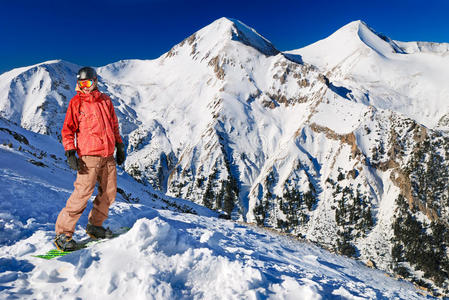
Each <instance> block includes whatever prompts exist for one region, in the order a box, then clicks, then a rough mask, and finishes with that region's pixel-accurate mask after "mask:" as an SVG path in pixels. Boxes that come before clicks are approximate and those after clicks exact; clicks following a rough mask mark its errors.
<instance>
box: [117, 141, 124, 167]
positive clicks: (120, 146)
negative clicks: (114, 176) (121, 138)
mask: <svg viewBox="0 0 449 300" xmlns="http://www.w3.org/2000/svg"><path fill="white" fill-rule="evenodd" d="M115 147H117V155H116V159H115V160H116V161H117V164H118V165H121V164H123V163H124V162H125V145H124V144H123V143H117V144H115Z"/></svg>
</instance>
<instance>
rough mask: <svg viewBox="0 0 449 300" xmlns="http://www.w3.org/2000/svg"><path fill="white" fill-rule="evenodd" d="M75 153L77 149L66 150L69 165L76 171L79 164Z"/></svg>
mask: <svg viewBox="0 0 449 300" xmlns="http://www.w3.org/2000/svg"><path fill="white" fill-rule="evenodd" d="M75 153H76V150H68V151H66V152H65V156H67V163H68V164H69V167H70V168H72V169H73V170H75V171H78V167H79V164H78V159H77V158H76V156H75Z"/></svg>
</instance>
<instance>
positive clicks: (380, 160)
mask: <svg viewBox="0 0 449 300" xmlns="http://www.w3.org/2000/svg"><path fill="white" fill-rule="evenodd" d="M447 50H448V46H447V45H446V44H432V43H425V42H413V43H404V42H398V41H393V40H391V39H389V38H388V37H385V36H382V35H380V34H378V33H376V32H375V31H374V30H372V29H371V28H369V27H368V26H367V25H366V24H364V23H363V22H360V21H358V22H353V23H350V24H348V25H347V26H345V27H343V28H341V29H340V30H338V31H337V32H336V33H335V34H333V35H332V36H330V37H329V38H327V39H324V40H322V41H319V42H317V43H315V44H313V45H310V46H308V47H306V48H303V49H299V50H294V51H289V52H286V53H282V52H279V51H278V50H277V49H276V47H275V46H274V45H273V44H272V43H271V42H269V41H268V40H267V39H266V38H264V37H262V36H261V35H259V34H258V33H257V32H256V31H255V30H253V29H251V28H249V27H248V26H246V25H244V24H243V23H242V22H240V21H237V20H234V19H227V18H222V19H219V20H217V21H215V22H213V23H212V24H210V25H208V26H206V27H205V28H203V29H201V30H199V31H198V32H196V33H194V34H192V35H191V36H190V37H188V38H186V39H185V40H184V41H182V42H181V43H179V44H177V45H175V46H174V47H173V48H172V49H171V50H170V51H169V52H168V53H166V54H164V55H162V56H161V57H159V58H158V59H156V60H150V61H147V60H124V61H119V62H116V63H113V64H110V65H107V66H104V67H100V68H98V70H97V71H98V73H99V75H100V89H101V90H102V91H106V92H107V93H108V94H110V95H111V97H112V100H113V102H114V106H115V107H116V111H117V114H118V117H119V121H120V126H121V133H122V135H123V136H124V138H125V141H126V145H127V151H128V157H127V160H126V163H125V170H126V172H127V173H128V174H130V175H131V176H132V177H134V178H135V179H136V180H138V181H139V182H141V183H142V184H144V185H147V187H148V186H152V187H153V188H155V189H159V190H160V191H162V192H164V193H167V194H168V195H170V196H175V197H182V198H185V199H188V200H191V201H193V202H195V203H197V204H200V205H204V206H206V207H208V208H212V209H214V210H217V211H221V212H222V213H224V214H229V215H231V216H232V218H233V219H235V220H243V221H247V222H253V223H257V224H259V225H264V226H268V227H273V228H276V229H278V230H279V231H285V232H289V233H291V234H293V235H296V236H300V237H304V238H306V239H308V240H310V241H314V242H317V243H319V244H320V245H322V246H325V247H327V248H329V249H331V250H332V251H336V252H339V253H343V254H346V255H349V256H354V257H357V258H358V259H360V260H362V261H365V262H373V263H375V264H376V266H377V267H378V268H381V269H383V270H388V271H389V272H395V273H397V274H400V275H401V276H404V277H407V278H409V279H411V280H413V281H415V282H417V283H418V284H420V285H423V286H431V287H434V288H436V286H435V285H434V283H435V284H436V285H438V286H439V287H438V288H436V289H437V290H438V291H439V292H446V293H447V292H448V291H447V289H448V284H449V282H448V280H447V277H448V272H449V258H448V255H447V249H448V247H449V240H448V238H447V237H448V236H449V234H448V229H449V226H448V222H449V206H448V204H447V201H446V199H448V198H449V189H448V182H449V181H448V180H447V179H448V178H449V175H448V174H447V171H446V170H447V169H448V167H449V160H448V159H449V152H448V150H447V149H449V138H448V135H447V133H446V131H445V130H444V129H446V127H445V126H446V125H445V124H446V123H445V122H446V119H447V120H449V117H446V115H447V114H448V113H449V110H448V109H447V108H445V107H446V106H444V101H445V99H446V98H447V91H448V90H447V87H446V85H445V83H444V78H447V75H449V74H447V72H448V71H447V70H448V68H447V67H448V61H447V58H448V55H447V53H448V52H447ZM77 68H78V67H77V66H74V65H72V64H70V63H67V62H63V61H54V62H47V63H43V64H40V65H37V66H33V67H29V68H23V69H17V70H12V71H10V72H8V73H4V74H2V75H0V86H1V87H2V88H1V89H0V91H2V92H1V94H0V107H1V109H0V113H1V115H2V116H4V117H5V118H8V119H10V120H12V121H13V122H15V123H16V124H18V125H20V126H22V127H24V128H27V129H30V130H33V131H35V132H40V133H46V134H49V135H50V136H52V137H53V138H55V139H57V138H58V135H59V132H60V127H61V126H62V118H63V114H64V111H65V108H66V107H67V104H68V99H69V98H70V97H71V96H72V95H73V93H74V92H73V89H70V88H63V89H62V90H61V86H64V85H63V84H55V88H51V86H52V85H51V84H50V83H51V82H56V81H57V80H56V79H58V78H59V79H58V80H59V81H58V82H64V83H65V84H68V83H70V82H72V83H73V84H74V80H75V79H74V74H75V72H76V69H77ZM28 78H29V80H25V79H28ZM31 78H32V79H31ZM54 78H56V79H54ZM15 83H20V84H15ZM47 83H48V84H47ZM48 86H49V87H50V88H45V87H48ZM33 91H36V92H35V94H33ZM49 95H50V96H49ZM58 95H59V96H58ZM61 95H65V97H66V98H64V97H62V96H61ZM55 99H56V100H55ZM58 99H59V100H58ZM47 103H49V104H47ZM24 107H27V108H26V109H24ZM447 122H449V121H447ZM447 124H449V123H447ZM61 151H62V150H61ZM147 187H146V188H147ZM428 258H431V259H430V262H429V260H428Z"/></svg>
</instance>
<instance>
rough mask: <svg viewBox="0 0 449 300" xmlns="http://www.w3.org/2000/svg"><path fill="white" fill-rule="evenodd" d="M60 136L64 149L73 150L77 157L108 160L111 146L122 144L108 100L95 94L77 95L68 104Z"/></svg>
mask: <svg viewBox="0 0 449 300" xmlns="http://www.w3.org/2000/svg"><path fill="white" fill-rule="evenodd" d="M61 134H62V144H63V145H64V149H65V150H66V151H68V150H73V149H76V150H77V153H78V156H83V155H95V156H103V157H108V156H111V155H113V154H114V150H115V143H122V138H121V137H120V133H119V128H118V120H117V115H116V114H115V111H114V106H113V105H112V101H111V98H109V96H108V95H106V94H103V93H100V92H99V91H98V90H94V91H92V92H91V93H89V94H84V93H82V92H78V93H77V94H76V95H75V96H74V97H73V98H72V100H70V103H69V107H68V108H67V112H66V115H65V120H64V125H63V126H62V132H61Z"/></svg>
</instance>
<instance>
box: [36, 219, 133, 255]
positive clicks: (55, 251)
mask: <svg viewBox="0 0 449 300" xmlns="http://www.w3.org/2000/svg"><path fill="white" fill-rule="evenodd" d="M130 229H131V228H129V227H121V228H120V230H119V231H118V232H117V233H114V234H113V236H112V237H111V238H109V239H96V240H95V239H92V238H90V237H89V238H86V239H84V240H81V241H79V242H78V243H77V244H78V247H77V249H76V250H74V251H62V250H59V249H51V250H49V251H48V252H47V253H45V254H39V255H33V256H34V257H38V258H43V259H52V258H55V257H61V256H64V255H67V254H70V253H72V252H75V251H78V250H81V249H85V248H89V247H90V246H92V245H95V244H97V243H101V242H105V241H108V240H111V239H113V238H116V237H118V236H119V235H121V234H123V233H125V232H127V231H128V230H130Z"/></svg>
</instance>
